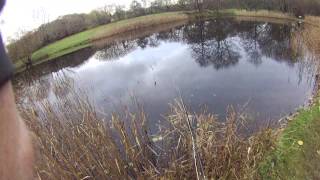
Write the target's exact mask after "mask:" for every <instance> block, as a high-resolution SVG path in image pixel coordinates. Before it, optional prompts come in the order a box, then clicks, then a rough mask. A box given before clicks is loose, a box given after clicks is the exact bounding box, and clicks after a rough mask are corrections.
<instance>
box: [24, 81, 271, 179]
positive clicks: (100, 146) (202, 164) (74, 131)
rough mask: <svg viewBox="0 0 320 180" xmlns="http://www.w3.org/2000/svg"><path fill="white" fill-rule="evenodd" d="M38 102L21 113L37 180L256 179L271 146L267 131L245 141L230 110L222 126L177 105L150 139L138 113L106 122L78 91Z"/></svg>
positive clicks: (206, 115)
mask: <svg viewBox="0 0 320 180" xmlns="http://www.w3.org/2000/svg"><path fill="white" fill-rule="evenodd" d="M58 84H60V85H59V86H57V85H56V87H55V88H56V89H64V88H70V87H71V86H61V84H63V83H58ZM54 92H55V93H56V92H59V91H54ZM30 96H33V95H32V94H30ZM35 97H36V96H35ZM34 99H35V100H30V102H28V105H27V106H24V105H20V111H21V115H22V117H23V118H24V119H25V121H26V122H27V124H28V126H29V128H30V130H31V131H32V132H33V134H34V140H35V142H36V147H37V161H36V166H35V172H36V175H37V177H38V178H40V179H257V178H259V173H258V166H259V162H260V161H261V160H262V158H263V157H264V155H265V154H266V153H267V152H268V151H270V150H271V149H272V148H273V147H274V138H275V134H274V133H273V132H272V131H271V130H270V129H264V130H261V131H260V132H259V133H256V134H255V135H253V136H250V137H246V136H242V135H241V134H240V133H239V131H240V130H241V128H242V127H243V124H242V123H240V122H243V121H242V120H240V119H241V118H240V116H239V114H237V113H236V112H235V111H234V109H233V108H229V109H228V116H227V118H226V120H225V121H219V120H218V118H217V116H215V115H214V114H211V113H207V112H205V111H204V112H203V113H199V114H196V113H191V111H190V110H189V109H188V108H187V106H186V105H185V104H184V103H183V101H182V100H181V99H177V100H176V101H174V103H173V104H172V105H170V106H171V112H170V113H169V115H167V116H166V117H165V118H164V121H166V122H167V123H164V124H163V126H161V127H162V128H160V129H159V132H158V133H157V134H153V135H152V134H150V132H149V130H148V118H147V115H146V113H145V112H144V111H143V108H142V107H140V106H138V107H139V108H138V109H140V110H139V111H137V112H135V113H130V112H122V113H117V114H116V113H115V114H113V115H111V116H105V115H104V114H103V113H101V112H99V111H98V110H97V109H96V108H95V107H94V106H93V104H92V103H91V102H90V100H88V98H86V96H85V94H83V93H80V92H79V91H74V90H73V89H70V91H69V93H68V95H66V96H64V97H61V98H57V100H56V101H55V102H52V101H49V100H43V99H42V100H41V101H39V100H36V99H37V98H34ZM108 117H110V118H108Z"/></svg>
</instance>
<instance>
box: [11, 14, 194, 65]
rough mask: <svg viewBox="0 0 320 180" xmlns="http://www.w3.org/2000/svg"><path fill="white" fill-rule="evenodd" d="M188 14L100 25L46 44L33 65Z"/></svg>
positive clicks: (179, 18)
mask: <svg viewBox="0 0 320 180" xmlns="http://www.w3.org/2000/svg"><path fill="white" fill-rule="evenodd" d="M187 18H188V16H187V15H186V14H184V13H182V12H172V13H171V12H170V13H161V14H154V15H148V16H141V17H137V18H132V19H127V20H122V21H118V22H115V23H110V24H107V25H103V26H99V27H96V28H93V29H90V30H87V31H84V32H81V33H78V34H75V35H72V36H69V37H67V38H64V39H62V40H59V41H57V42H55V43H52V44H50V45H48V46H45V47H43V48H41V49H39V50H38V51H36V52H34V53H33V54H32V57H31V59H32V62H33V65H37V64H40V63H43V62H45V61H48V60H51V59H54V58H57V57H60V56H63V55H65V54H69V53H72V52H75V51H77V50H79V49H83V48H86V47H89V46H91V45H92V42H93V41H95V40H99V39H101V38H106V37H110V36H114V35H117V34H120V33H125V32H128V31H132V30H137V29H143V28H146V27H150V26H154V25H161V24H166V23H172V22H175V21H181V20H186V19H187ZM15 67H16V70H17V71H23V70H24V68H25V63H24V61H23V60H21V61H18V62H17V63H16V64H15Z"/></svg>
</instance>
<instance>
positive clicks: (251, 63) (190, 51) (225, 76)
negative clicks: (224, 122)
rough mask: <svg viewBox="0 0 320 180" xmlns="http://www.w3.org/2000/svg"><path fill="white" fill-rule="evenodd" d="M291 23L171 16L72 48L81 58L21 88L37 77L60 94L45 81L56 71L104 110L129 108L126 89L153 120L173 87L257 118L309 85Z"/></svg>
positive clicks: (294, 100) (212, 107) (190, 98)
mask: <svg viewBox="0 0 320 180" xmlns="http://www.w3.org/2000/svg"><path fill="white" fill-rule="evenodd" d="M296 31H297V29H295V28H293V27H291V26H290V25H287V24H272V23H266V22H246V21H241V22H240V21H236V20H233V19H221V20H219V19H216V20H198V21H196V22H192V23H189V24H187V25H181V24H179V25H177V26H175V27H174V28H170V29H169V30H166V31H164V30H161V31H160V32H156V33H154V32H153V33H151V34H147V33H142V34H140V35H134V37H135V38H129V39H125V38H120V39H117V40H116V41H112V42H109V43H105V44H104V45H103V46H102V45H100V46H96V47H95V48H96V49H99V51H97V52H96V53H95V55H93V56H92V57H91V58H88V57H89V56H81V57H80V56H76V57H78V58H79V59H82V58H83V59H87V58H88V60H87V61H86V62H84V63H82V64H81V65H79V66H77V67H75V68H70V67H68V68H62V67H61V70H60V71H58V73H52V74H50V75H47V76H44V75H42V76H41V77H40V78H39V79H40V80H38V81H36V82H37V83H36V82H34V84H33V85H29V86H27V88H25V89H27V90H28V89H32V88H33V87H36V86H39V84H41V85H45V87H46V89H47V90H48V92H47V93H45V95H43V96H42V99H44V98H46V96H47V97H49V96H50V98H51V99H52V100H54V99H55V97H52V96H53V94H57V93H55V92H58V95H57V96H59V97H60V98H62V97H63V96H67V94H68V93H67V92H64V91H62V92H60V91H61V90H60V89H56V90H55V89H53V88H51V87H50V83H52V82H53V81H56V79H57V76H60V75H61V74H63V73H64V74H65V75H66V76H67V77H68V79H69V80H70V81H72V84H74V85H75V86H76V89H78V88H81V89H85V90H86V91H87V93H88V96H89V98H91V99H93V100H94V102H95V103H96V105H97V107H98V108H102V110H103V111H106V112H107V113H111V112H113V111H118V110H120V109H122V108H123V105H126V106H127V108H128V109H130V108H133V107H132V106H130V101H131V97H132V95H133V96H136V97H137V98H138V99H139V100H140V101H141V102H143V103H144V105H145V110H146V112H147V113H148V114H149V116H150V118H151V119H152V120H153V122H157V121H158V120H161V119H162V118H161V114H163V113H166V112H168V103H170V102H172V100H173V99H174V98H176V97H178V96H179V93H181V95H182V96H183V98H184V99H185V101H186V103H187V104H189V105H190V107H191V108H192V109H193V110H194V111H200V110H201V107H202V105H204V104H206V106H207V109H208V110H209V111H211V112H215V113H218V114H219V115H220V116H224V114H225V110H226V108H227V106H228V105H243V104H245V103H247V102H248V101H250V103H249V105H248V111H250V112H252V113H253V114H254V116H256V117H257V118H258V119H259V120H261V121H262V120H268V119H277V118H279V117H280V116H282V115H285V114H287V113H289V112H292V111H294V110H295V109H296V108H297V107H299V106H300V105H303V104H304V103H305V102H306V100H307V99H308V97H309V96H310V95H311V93H312V88H313V87H312V85H313V83H314V80H313V79H312V77H313V76H314V71H312V70H311V71H301V67H302V66H303V65H305V63H303V62H306V61H308V59H307V58H308V57H307V56H302V55H303V54H304V55H305V53H297V50H296V49H295V50H293V49H292V46H291V45H292V43H291V41H292V34H293V33H294V32H296ZM102 44H103V43H102ZM301 50H302V49H301ZM89 54H92V51H89V53H88V55H89ZM75 55H76V54H75ZM67 59H68V60H65V62H67V61H70V59H69V58H67ZM79 61H82V60H79ZM305 77H311V79H312V80H310V79H307V78H305ZM52 92H53V93H52Z"/></svg>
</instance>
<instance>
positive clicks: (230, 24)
mask: <svg viewBox="0 0 320 180" xmlns="http://www.w3.org/2000/svg"><path fill="white" fill-rule="evenodd" d="M291 32H292V29H291V27H290V26H288V25H280V24H271V23H262V22H243V21H241V22H239V21H235V20H233V19H227V20H226V19H216V20H210V21H205V20H198V21H196V22H195V23H193V24H189V25H185V26H181V27H178V28H174V29H171V30H168V31H162V32H158V33H154V34H153V35H150V36H144V37H140V38H138V39H136V40H130V41H121V42H115V43H111V44H109V45H107V46H106V47H105V48H103V49H101V50H100V51H99V52H98V53H97V54H96V57H97V58H98V59H101V60H110V59H118V58H119V57H123V56H125V55H126V54H128V53H130V52H132V51H133V50H135V49H136V48H138V47H140V48H141V49H145V48H147V47H158V46H159V45H160V43H161V42H163V41H166V42H182V41H183V42H186V43H187V44H189V45H190V48H191V50H192V56H193V57H194V59H195V60H196V62H198V63H199V65H200V66H203V67H206V66H209V65H213V67H215V68H216V69H220V68H224V67H229V66H232V65H235V64H237V63H238V62H239V59H240V57H241V50H242V48H243V50H244V51H245V53H246V55H247V56H246V57H247V58H248V61H249V62H250V63H252V64H254V65H256V66H258V65H260V64H261V63H262V60H263V59H262V57H263V56H266V57H270V58H272V59H275V60H276V61H285V62H287V63H288V64H289V65H292V64H293V63H294V62H296V59H293V56H292V55H291V49H290V35H291ZM240 46H241V48H239V47H240Z"/></svg>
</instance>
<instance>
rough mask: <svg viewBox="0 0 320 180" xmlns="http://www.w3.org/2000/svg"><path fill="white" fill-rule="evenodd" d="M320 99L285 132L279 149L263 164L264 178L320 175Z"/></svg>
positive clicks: (280, 138)
mask: <svg viewBox="0 0 320 180" xmlns="http://www.w3.org/2000/svg"><path fill="white" fill-rule="evenodd" d="M319 127H320V103H319V102H317V103H316V104H315V105H313V106H311V107H310V108H307V109H305V110H301V112H299V115H298V116H297V117H295V118H294V119H293V120H292V121H290V122H289V123H288V126H287V128H285V129H284V130H283V132H282V133H281V135H280V137H279V139H278V142H277V145H276V149H275V150H274V151H272V152H271V154H270V155H268V156H267V158H266V160H265V162H263V163H262V165H261V169H260V171H261V174H262V175H263V177H264V179H297V180H298V179H318V178H319V177H320V141H319V139H320V128H319Z"/></svg>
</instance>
